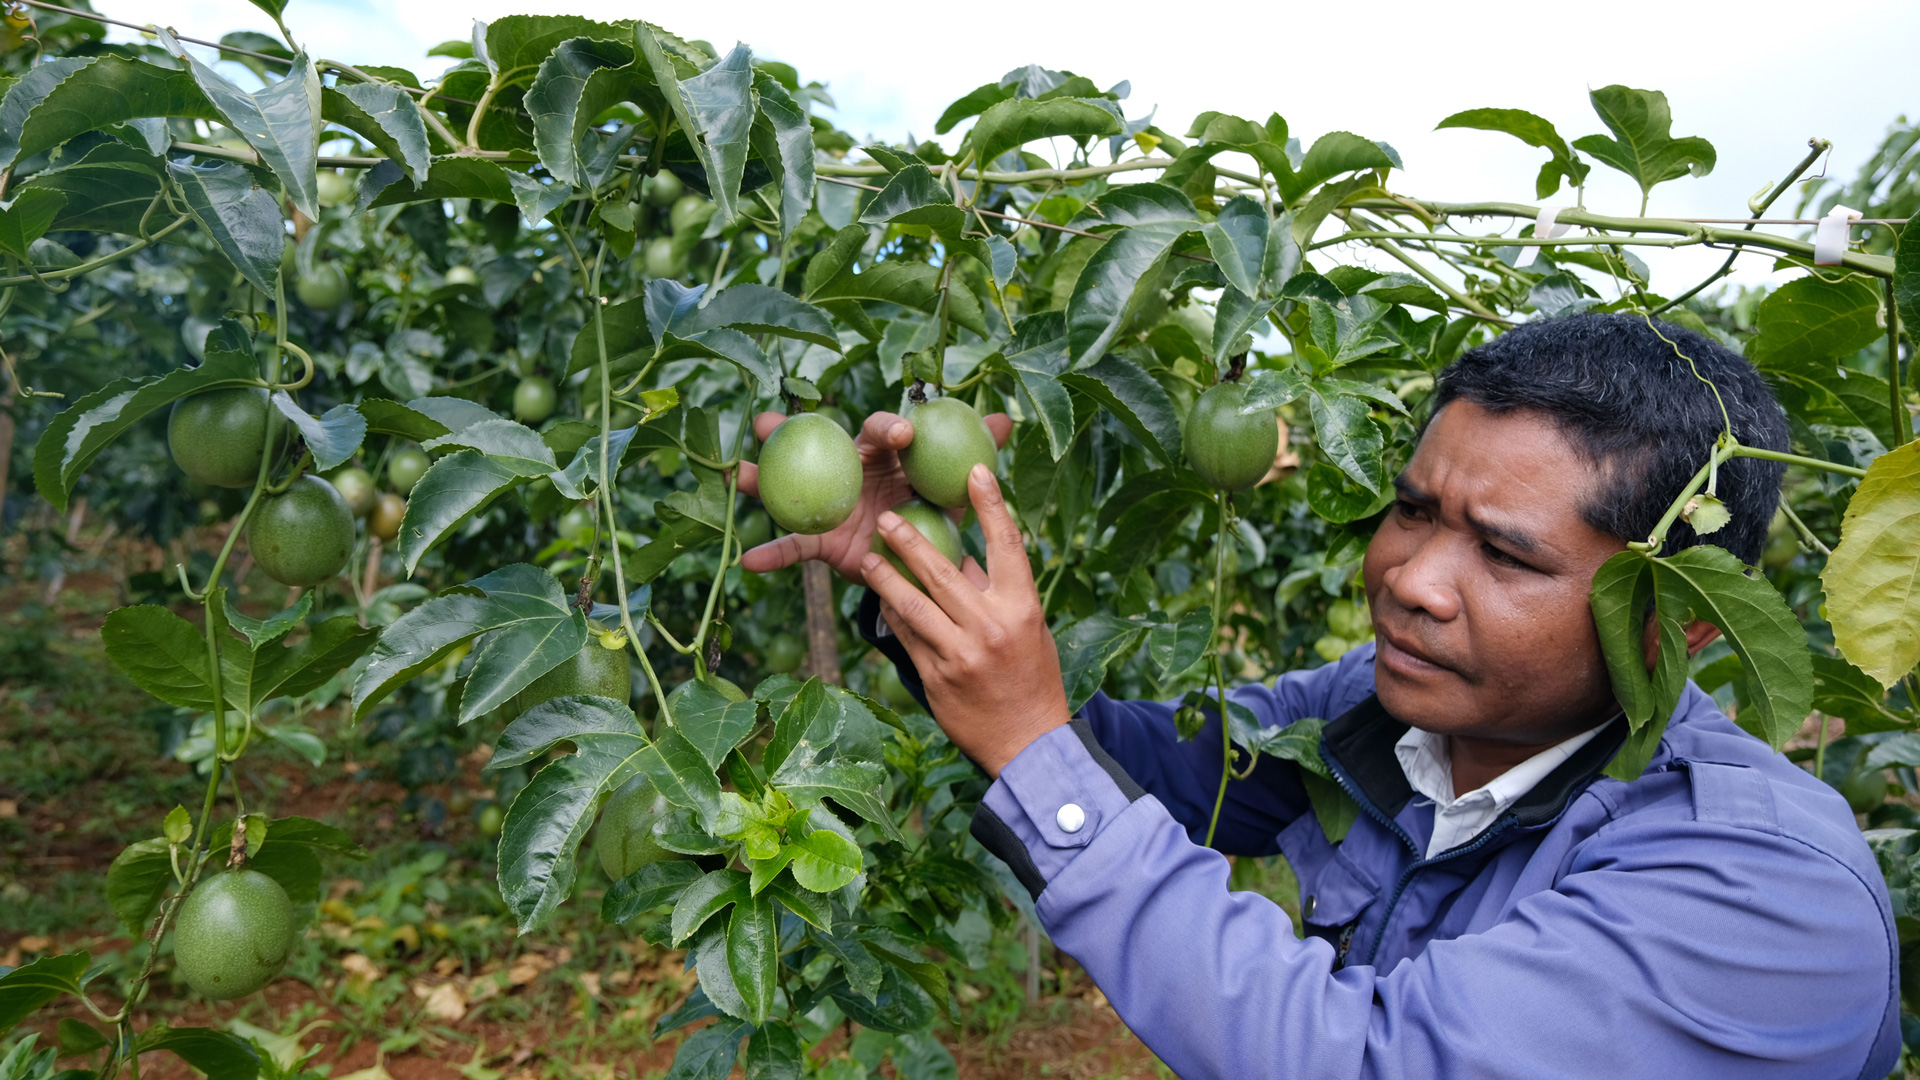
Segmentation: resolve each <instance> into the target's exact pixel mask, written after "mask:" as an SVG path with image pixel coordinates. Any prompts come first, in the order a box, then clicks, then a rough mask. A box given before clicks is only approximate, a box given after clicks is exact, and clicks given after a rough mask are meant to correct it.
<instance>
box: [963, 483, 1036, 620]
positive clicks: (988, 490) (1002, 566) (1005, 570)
mask: <svg viewBox="0 0 1920 1080" xmlns="http://www.w3.org/2000/svg"><path fill="white" fill-rule="evenodd" d="M967 493H968V494H969V495H970V496H972V498H973V509H974V512H975V513H976V514H978V515H979V517H980V535H981V536H982V537H984V538H985V539H986V541H987V575H988V576H989V577H990V578H992V579H993V581H994V583H995V584H997V585H999V586H1001V587H1003V588H1005V587H1011V588H1014V589H1024V590H1025V591H1028V592H1031V591H1033V566H1032V564H1031V563H1029V562H1027V545H1026V543H1025V542H1024V541H1022V540H1021V539H1020V528H1019V526H1017V525H1015V524H1014V523H1013V515H1012V514H1010V513H1008V512H1007V500H1006V499H1004V498H1002V497H1001V495H1000V482H999V481H997V480H995V479H994V478H993V472H992V470H990V469H988V468H987V467H986V466H985V465H975V466H974V467H973V471H972V472H971V473H968V474H967Z"/></svg>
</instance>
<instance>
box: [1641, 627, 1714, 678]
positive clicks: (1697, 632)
mask: <svg viewBox="0 0 1920 1080" xmlns="http://www.w3.org/2000/svg"><path fill="white" fill-rule="evenodd" d="M1719 637H1720V628H1719V627H1717V626H1715V625H1713V624H1712V623H1710V622H1698V621H1696V622H1692V623H1689V624H1688V625H1687V655H1688V656H1695V655H1697V654H1698V653H1699V652H1700V650H1701V649H1704V648H1706V647H1707V646H1709V645H1711V644H1713V643H1714V641H1715V640H1717V639H1718V638H1719ZM1640 650H1641V653H1642V655H1643V656H1645V657H1646V661H1647V671H1648V672H1649V673H1651V672H1652V671H1653V667H1654V665H1655V664H1656V663H1658V662H1659V660H1660V621H1659V620H1658V619H1648V620H1647V628H1646V631H1645V632H1644V633H1643V634H1641V635H1640Z"/></svg>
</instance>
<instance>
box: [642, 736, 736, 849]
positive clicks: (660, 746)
mask: <svg viewBox="0 0 1920 1080" xmlns="http://www.w3.org/2000/svg"><path fill="white" fill-rule="evenodd" d="M654 734H655V736H656V738H655V739H654V742H653V746H652V747H651V748H650V749H649V750H648V751H647V752H646V753H644V754H642V755H641V756H640V761H639V765H640V769H641V771H643V772H645V773H646V774H647V779H648V780H650V781H651V782H652V783H653V786H654V787H655V788H656V789H658V790H659V792H660V794H662V795H664V796H666V798H667V801H668V802H670V803H673V804H674V805H675V806H684V807H686V808H687V809H689V810H692V811H693V812H694V813H695V814H696V815H697V816H698V817H699V818H700V820H701V822H702V823H705V824H708V825H711V823H712V822H713V821H714V820H715V819H716V818H717V817H718V816H719V814H720V778H719V777H718V776H715V775H714V771H713V769H712V768H711V767H710V766H708V765H707V760H706V758H704V757H701V756H700V751H698V750H696V749H694V747H693V744H692V743H689V742H688V741H687V740H686V737H685V736H683V735H681V734H680V733H679V732H678V731H676V730H674V729H673V728H671V727H664V728H663V729H661V730H656V731H655V732H654Z"/></svg>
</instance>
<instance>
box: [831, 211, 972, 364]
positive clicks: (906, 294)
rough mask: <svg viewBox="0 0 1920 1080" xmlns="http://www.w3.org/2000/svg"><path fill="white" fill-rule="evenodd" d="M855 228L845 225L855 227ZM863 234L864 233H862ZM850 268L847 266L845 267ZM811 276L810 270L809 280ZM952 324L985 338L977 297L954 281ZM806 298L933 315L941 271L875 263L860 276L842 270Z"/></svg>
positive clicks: (916, 265)
mask: <svg viewBox="0 0 1920 1080" xmlns="http://www.w3.org/2000/svg"><path fill="white" fill-rule="evenodd" d="M856 227H857V226H851V225H850V226H848V228H856ZM861 235H863V236H864V235H865V230H861ZM844 265H847V266H851V264H850V263H848V264H844ZM811 277H812V274H811V271H809V274H808V278H809V280H811ZM948 297H949V298H950V303H951V305H952V306H951V309H950V311H949V314H950V315H951V316H952V317H953V321H954V322H956V323H958V324H960V325H961V326H964V327H966V328H967V329H969V330H971V331H973V332H974V333H976V334H979V335H980V336H981V337H986V336H987V322H986V312H985V310H984V309H982V308H981V306H980V298H979V297H977V296H975V295H973V291H972V290H971V289H968V288H966V287H965V284H964V283H963V282H961V281H958V280H955V281H954V282H953V283H952V287H951V289H949V291H948ZM807 299H809V300H812V301H814V302H816V303H823V302H826V301H830V300H878V301H881V302H884V303H889V304H899V305H900V306H901V307H909V308H913V309H914V310H916V311H924V312H926V313H928V314H929V315H931V314H934V313H935V312H936V311H937V310H938V309H939V306H940V270H939V268H938V267H933V266H928V265H927V264H926V263H916V262H882V263H875V264H873V265H871V266H869V267H867V268H866V269H865V270H863V271H861V272H860V273H857V274H856V273H853V272H851V271H850V270H842V271H841V272H839V273H838V274H836V276H834V277H833V278H832V279H830V280H828V281H825V282H822V283H821V284H820V285H819V286H818V287H812V288H809V290H808V292H807Z"/></svg>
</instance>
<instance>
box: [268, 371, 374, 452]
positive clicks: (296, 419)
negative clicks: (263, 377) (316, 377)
mask: <svg viewBox="0 0 1920 1080" xmlns="http://www.w3.org/2000/svg"><path fill="white" fill-rule="evenodd" d="M273 404H274V407H275V408H277V409H279V410H280V414H281V415H282V416H285V417H286V418H287V419H288V420H291V421H293V426H294V427H296V428H298V429H299V430H300V437H301V438H302V439H304V440H305V441H306V444H307V449H308V450H310V451H312V453H313V467H314V469H316V470H317V471H320V472H328V471H330V470H332V469H334V468H337V467H338V466H340V465H342V464H345V462H346V460H347V459H348V458H350V457H352V456H353V455H354V453H355V452H356V451H358V450H359V449H360V444H361V443H362V442H364V441H365V440H366V437H367V418H366V417H364V416H362V415H360V410H359V409H357V408H355V407H354V406H352V405H335V406H334V407H333V408H331V409H328V410H327V414H326V415H325V416H322V417H320V418H319V419H315V418H314V417H313V416H311V415H309V414H308V412H307V410H305V409H302V408H301V407H300V406H299V405H297V404H295V402H294V400H293V396H292V395H291V394H289V393H287V392H286V391H285V390H276V391H274V393H273Z"/></svg>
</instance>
